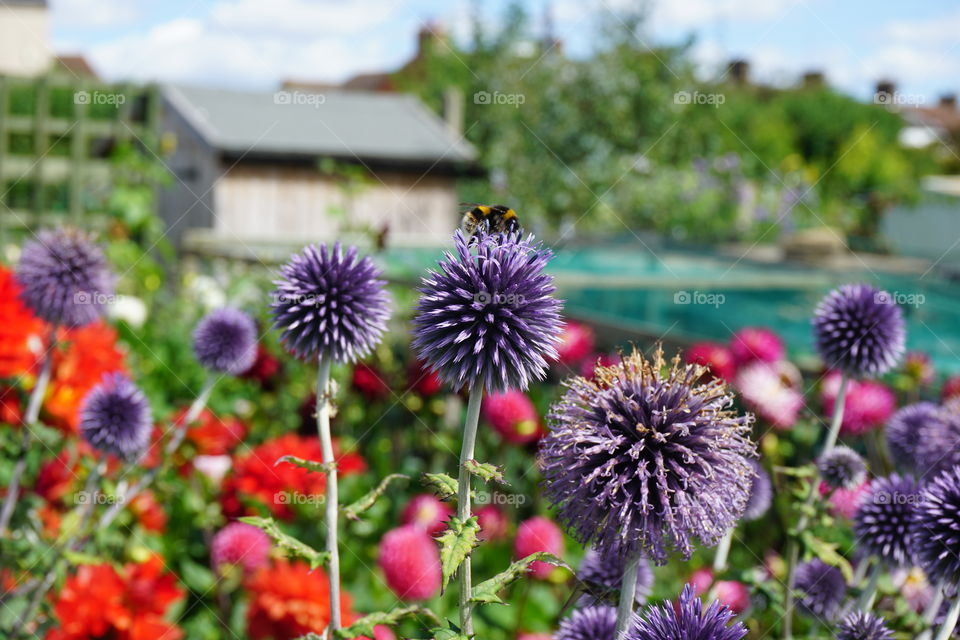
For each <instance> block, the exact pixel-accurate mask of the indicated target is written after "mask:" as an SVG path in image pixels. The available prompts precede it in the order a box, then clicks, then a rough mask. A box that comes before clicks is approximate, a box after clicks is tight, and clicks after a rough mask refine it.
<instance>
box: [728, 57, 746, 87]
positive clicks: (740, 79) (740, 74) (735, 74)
mask: <svg viewBox="0 0 960 640" xmlns="http://www.w3.org/2000/svg"><path fill="white" fill-rule="evenodd" d="M727 74H728V75H729V76H730V80H731V81H732V82H734V83H735V84H740V85H744V84H747V83H748V82H750V63H749V62H748V61H746V60H743V59H739V58H738V59H735V60H731V61H730V66H729V67H727Z"/></svg>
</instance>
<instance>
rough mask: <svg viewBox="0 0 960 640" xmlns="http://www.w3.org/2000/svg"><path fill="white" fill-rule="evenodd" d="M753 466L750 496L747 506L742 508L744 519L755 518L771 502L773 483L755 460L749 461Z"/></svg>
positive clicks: (764, 511) (768, 506) (762, 512)
mask: <svg viewBox="0 0 960 640" xmlns="http://www.w3.org/2000/svg"><path fill="white" fill-rule="evenodd" d="M750 466H751V467H753V473H754V476H753V484H751V485H750V497H749V498H748V499H747V508H746V509H744V510H743V519H744V520H748V521H749V520H756V519H757V518H759V517H760V516H762V515H763V514H765V513H766V512H767V509H769V508H770V504H771V503H772V502H773V483H772V482H770V476H769V475H768V474H767V472H766V471H765V470H764V468H763V467H762V466H760V463H758V462H757V461H756V460H751V461H750Z"/></svg>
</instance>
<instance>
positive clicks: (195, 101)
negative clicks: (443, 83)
mask: <svg viewBox="0 0 960 640" xmlns="http://www.w3.org/2000/svg"><path fill="white" fill-rule="evenodd" d="M163 91H164V97H165V98H166V102H167V103H168V104H169V105H171V106H172V107H173V108H174V109H175V110H176V111H177V112H179V113H180V114H181V115H182V117H183V118H184V119H186V121H187V122H188V123H189V124H190V125H191V126H192V127H193V128H194V129H195V130H196V131H197V133H198V134H199V135H200V136H201V137H202V138H203V139H204V140H205V141H206V142H207V144H209V145H211V146H212V147H214V148H216V149H218V150H220V151H222V152H225V153H228V154H237V155H246V154H252V155H254V156H259V157H262V156H270V155H279V156H288V157H289V156H297V155H303V156H332V157H337V158H345V159H360V160H368V159H369V160H380V161H385V162H397V163H408V162H410V163H422V162H426V163H437V164H440V163H444V164H469V163H471V162H472V161H473V160H474V159H475V158H476V151H475V150H474V149H473V147H472V146H471V145H470V144H469V143H468V142H466V141H465V140H463V139H462V138H461V137H459V136H457V135H455V134H454V133H453V132H452V131H451V130H450V129H449V128H448V127H447V125H446V123H445V122H444V121H443V120H442V119H441V118H439V117H438V116H437V115H435V114H434V113H433V112H431V111H430V110H428V109H427V108H426V107H425V106H424V105H423V103H421V102H420V101H419V100H418V99H416V98H415V97H413V96H409V95H404V94H396V93H369V92H359V91H342V90H330V91H323V92H309V91H300V90H294V89H288V90H281V91H270V92H252V91H233V90H225V89H207V88H197V87H186V86H180V85H167V86H165V87H164V89H163Z"/></svg>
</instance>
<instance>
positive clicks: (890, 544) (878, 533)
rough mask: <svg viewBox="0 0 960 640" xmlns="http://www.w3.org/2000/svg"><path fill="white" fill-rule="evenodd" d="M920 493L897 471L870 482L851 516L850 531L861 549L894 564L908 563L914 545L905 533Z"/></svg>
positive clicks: (912, 480)
mask: <svg viewBox="0 0 960 640" xmlns="http://www.w3.org/2000/svg"><path fill="white" fill-rule="evenodd" d="M919 495H920V487H919V485H918V484H917V481H916V480H914V479H913V478H911V477H910V476H900V475H897V474H896V473H894V474H892V475H890V476H889V477H886V478H878V479H877V480H874V481H873V482H871V483H870V488H869V489H868V490H867V494H866V495H865V496H864V497H863V499H862V500H861V501H860V506H859V507H857V512H856V514H854V516H853V532H854V534H855V535H856V536H857V539H858V540H859V544H860V548H861V550H862V551H865V552H866V553H868V554H870V555H875V556H877V557H878V558H880V559H881V560H882V561H883V562H885V563H887V564H888V565H891V566H894V567H900V566H903V565H905V564H907V563H908V562H909V561H910V560H911V558H912V555H913V554H912V548H913V546H912V545H911V544H910V542H909V537H908V534H909V532H910V524H911V522H912V520H913V512H914V510H915V507H916V503H917V500H918V499H919Z"/></svg>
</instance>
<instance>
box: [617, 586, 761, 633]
mask: <svg viewBox="0 0 960 640" xmlns="http://www.w3.org/2000/svg"><path fill="white" fill-rule="evenodd" d="M733 617H734V614H733V611H731V610H730V608H729V607H727V606H725V605H722V604H720V603H719V602H717V601H716V600H715V601H713V602H712V603H711V604H710V606H709V607H707V610H706V611H704V610H703V603H702V602H701V601H700V598H698V597H697V594H696V589H694V588H693V586H691V585H689V584H688V585H686V586H685V587H684V588H683V593H682V594H680V603H679V607H676V608H675V607H673V606H671V605H661V606H656V607H650V609H648V610H647V612H646V614H645V615H644V616H643V617H642V618H641V619H640V620H639V621H638V622H637V625H636V628H635V629H634V630H633V631H632V632H629V633H627V636H626V637H627V639H628V640H740V638H743V637H744V636H745V635H747V629H746V627H744V626H743V623H741V622H733V624H730V623H731V621H733ZM608 637H611V638H612V636H608Z"/></svg>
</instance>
